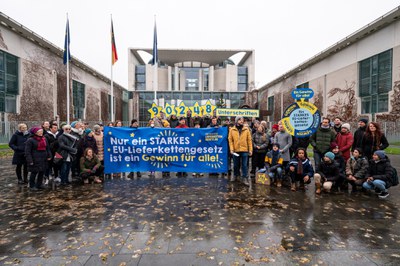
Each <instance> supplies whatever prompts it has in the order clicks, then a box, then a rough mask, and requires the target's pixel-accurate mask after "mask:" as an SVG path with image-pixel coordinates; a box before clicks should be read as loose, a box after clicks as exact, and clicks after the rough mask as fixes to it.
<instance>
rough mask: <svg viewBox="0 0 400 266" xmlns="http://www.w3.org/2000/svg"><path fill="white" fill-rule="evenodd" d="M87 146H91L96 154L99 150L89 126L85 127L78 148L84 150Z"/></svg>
mask: <svg viewBox="0 0 400 266" xmlns="http://www.w3.org/2000/svg"><path fill="white" fill-rule="evenodd" d="M87 148H91V149H92V150H93V152H94V154H96V155H97V153H98V152H99V150H98V149H97V143H96V139H95V138H94V132H93V131H92V130H91V129H90V128H87V129H85V135H84V137H83V139H82V141H81V147H80V150H82V151H85V150H86V149H87ZM79 160H80V159H79Z"/></svg>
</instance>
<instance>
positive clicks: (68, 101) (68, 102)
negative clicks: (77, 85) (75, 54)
mask: <svg viewBox="0 0 400 266" xmlns="http://www.w3.org/2000/svg"><path fill="white" fill-rule="evenodd" d="M67 24H68V25H67V27H68V30H66V32H67V33H66V34H67V36H66V38H67V40H69V21H68V13H67ZM66 50H67V124H68V125H69V122H70V120H69V113H70V110H69V104H70V99H69V56H70V55H69V41H67V49H66Z"/></svg>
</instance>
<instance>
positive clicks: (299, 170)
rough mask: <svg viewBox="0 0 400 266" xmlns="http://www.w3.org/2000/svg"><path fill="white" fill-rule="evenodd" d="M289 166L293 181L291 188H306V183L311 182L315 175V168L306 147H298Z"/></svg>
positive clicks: (294, 189)
mask: <svg viewBox="0 0 400 266" xmlns="http://www.w3.org/2000/svg"><path fill="white" fill-rule="evenodd" d="M287 168H288V173H289V176H290V179H291V182H292V184H291V188H290V190H291V191H296V190H297V189H300V190H305V187H304V184H310V183H311V178H312V177H313V176H314V169H313V167H312V165H311V162H310V160H309V159H308V157H307V151H306V149H304V148H298V149H297V150H296V152H295V154H294V157H293V158H292V159H291V160H290V162H289V164H288V166H287Z"/></svg>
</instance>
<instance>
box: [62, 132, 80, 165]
mask: <svg viewBox="0 0 400 266" xmlns="http://www.w3.org/2000/svg"><path fill="white" fill-rule="evenodd" d="M58 144H59V149H58V150H59V151H58V152H59V153H60V154H61V155H62V157H63V160H64V161H67V159H68V157H70V160H69V161H70V162H72V161H73V160H74V159H75V156H76V154H77V152H78V149H77V147H78V138H76V137H75V136H73V135H71V134H66V133H64V134H62V135H61V136H60V137H59V138H58Z"/></svg>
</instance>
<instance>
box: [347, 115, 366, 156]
mask: <svg viewBox="0 0 400 266" xmlns="http://www.w3.org/2000/svg"><path fill="white" fill-rule="evenodd" d="M367 124H368V119H365V118H361V119H359V120H358V128H357V130H356V131H355V132H354V141H353V145H351V151H354V150H355V149H356V148H360V149H362V142H363V138H364V134H365V130H366V129H367Z"/></svg>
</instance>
